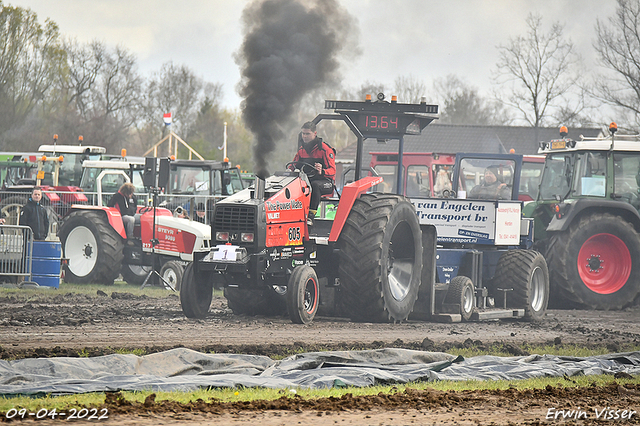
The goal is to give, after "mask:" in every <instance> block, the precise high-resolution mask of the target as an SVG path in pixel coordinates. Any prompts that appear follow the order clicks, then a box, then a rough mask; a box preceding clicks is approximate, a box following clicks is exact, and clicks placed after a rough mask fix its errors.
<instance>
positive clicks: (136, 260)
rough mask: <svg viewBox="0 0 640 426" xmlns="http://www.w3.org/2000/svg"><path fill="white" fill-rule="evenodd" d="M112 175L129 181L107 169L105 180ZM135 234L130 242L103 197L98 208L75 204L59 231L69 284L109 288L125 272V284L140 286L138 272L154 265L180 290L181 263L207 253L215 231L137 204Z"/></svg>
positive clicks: (167, 211) (122, 226)
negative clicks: (104, 202)
mask: <svg viewBox="0 0 640 426" xmlns="http://www.w3.org/2000/svg"><path fill="white" fill-rule="evenodd" d="M111 173H113V174H115V173H120V174H122V176H123V178H124V180H126V181H128V179H129V177H128V176H127V175H126V173H125V172H124V171H103V172H102V173H101V176H102V175H107V174H111ZM133 233H134V238H132V239H127V238H126V233H125V228H124V224H123V221H122V216H121V215H120V212H119V211H118V210H117V209H116V208H113V207H105V206H102V203H101V199H100V198H99V205H98V206H87V205H74V206H72V208H71V209H70V210H69V213H68V215H67V216H66V217H65V219H64V223H63V225H62V226H61V228H60V232H59V233H58V236H59V237H60V240H61V241H62V249H63V251H64V256H65V258H67V259H68V260H69V262H68V265H66V271H65V280H66V281H67V282H75V283H102V284H111V283H113V281H114V279H115V278H117V277H118V275H119V274H120V273H122V274H123V277H124V278H125V280H126V281H127V282H133V283H139V276H138V275H137V274H136V271H137V270H138V269H142V267H150V268H154V269H155V270H157V271H159V273H160V276H161V277H162V278H163V279H165V280H166V281H167V282H169V283H170V284H171V286H172V287H174V288H177V289H179V287H180V283H181V281H182V273H183V266H182V263H183V262H185V263H186V262H190V261H191V260H193V255H194V252H195V251H198V250H205V249H207V250H208V248H209V240H210V236H211V228H210V227H209V226H207V225H204V224H202V223H199V222H196V221H192V220H189V219H182V218H176V217H174V216H173V213H172V212H171V211H169V210H167V209H164V208H157V207H153V206H138V214H137V215H136V221H135V226H134V231H133ZM132 266H136V267H137V266H139V267H141V268H136V267H132ZM150 268H146V270H150Z"/></svg>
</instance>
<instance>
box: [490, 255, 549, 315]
mask: <svg viewBox="0 0 640 426" xmlns="http://www.w3.org/2000/svg"><path fill="white" fill-rule="evenodd" d="M493 283H494V285H495V287H500V288H513V293H511V292H509V293H507V306H508V307H509V308H517V309H521V308H524V317H525V319H529V320H532V321H539V320H541V319H542V318H543V317H544V314H545V312H546V311H547V306H548V304H549V270H548V269H547V263H546V262H545V260H544V257H543V256H542V254H540V253H538V252H537V251H535V250H509V251H507V252H505V253H504V254H502V256H500V260H498V265H497V266H496V274H495V277H494V279H493Z"/></svg>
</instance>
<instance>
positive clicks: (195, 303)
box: [180, 263, 213, 319]
mask: <svg viewBox="0 0 640 426" xmlns="http://www.w3.org/2000/svg"><path fill="white" fill-rule="evenodd" d="M212 299H213V284H212V283H211V282H210V280H207V279H205V278H204V277H201V276H200V274H196V273H194V271H193V263H190V264H189V266H187V267H186V269H185V270H184V275H183V276H182V285H181V287H180V305H181V306H182V312H183V313H184V314H185V316H186V317H187V318H197V319H204V318H206V317H207V314H208V313H209V308H210V307H211V300H212Z"/></svg>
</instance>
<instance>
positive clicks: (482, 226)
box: [411, 198, 521, 245]
mask: <svg viewBox="0 0 640 426" xmlns="http://www.w3.org/2000/svg"><path fill="white" fill-rule="evenodd" d="M411 202H412V203H413V205H414V206H415V208H416V213H417V215H418V220H419V222H420V224H421V225H434V226H435V227H436V231H437V234H438V242H441V243H473V244H476V243H481V244H497V245H512V244H518V243H519V242H520V209H521V207H520V202H518V201H514V202H502V201H501V202H500V203H498V202H497V201H478V200H461V199H437V198H430V199H417V198H413V199H411ZM500 209H502V211H500V212H499V213H496V212H497V211H498V210H500ZM497 221H499V225H500V227H499V228H497ZM498 229H499V233H500V235H499V236H498V235H497V232H498Z"/></svg>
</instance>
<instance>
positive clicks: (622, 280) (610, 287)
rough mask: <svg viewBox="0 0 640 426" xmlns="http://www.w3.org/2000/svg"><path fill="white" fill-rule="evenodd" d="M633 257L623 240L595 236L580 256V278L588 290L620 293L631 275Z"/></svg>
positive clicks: (583, 246) (586, 242) (587, 243)
mask: <svg viewBox="0 0 640 426" xmlns="http://www.w3.org/2000/svg"><path fill="white" fill-rule="evenodd" d="M631 265H632V262H631V254H630V253H629V249H628V248H627V245H626V244H625V243H624V241H622V240H621V239H620V238H618V237H616V236H615V235H611V234H596V235H594V236H592V237H591V238H589V239H588V240H587V241H585V242H584V244H583V245H582V248H580V252H579V253H578V274H580V278H582V282H584V285H586V286H587V288H589V290H591V291H593V292H595V293H598V294H611V293H615V292H616V291H618V290H620V289H621V288H622V287H624V285H625V284H626V282H627V280H628V279H629V275H631Z"/></svg>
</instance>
